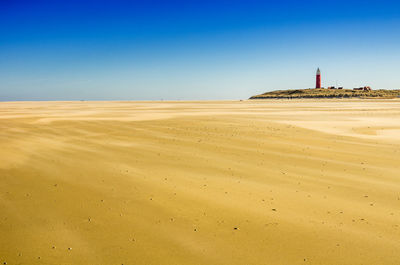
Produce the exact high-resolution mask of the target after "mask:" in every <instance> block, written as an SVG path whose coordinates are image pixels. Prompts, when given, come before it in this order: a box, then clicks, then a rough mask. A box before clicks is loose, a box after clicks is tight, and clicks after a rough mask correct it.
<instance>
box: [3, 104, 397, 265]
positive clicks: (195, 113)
mask: <svg viewBox="0 0 400 265" xmlns="http://www.w3.org/2000/svg"><path fill="white" fill-rule="evenodd" d="M0 128H1V131H0V147H1V148H0V155H1V160H0V178H1V181H0V209H1V216H0V235H1V236H0V262H1V263H0V264H3V263H4V262H7V264H75V265H79V264H82V265H83V264H143V265H152V264H154V265H155V264H158V265H159V264H241V265H242V264H275V265H279V264H282V265H283V264H325V265H326V264H332V265H333V264H335V265H336V264H393V265H394V264H399V261H400V176H399V172H400V136H399V135H400V133H399V132H400V101H399V100H391V101H384V100H376V101H359V100H353V101H349V100H341V101H340V102H339V101H335V100H328V101H323V100H322V101H318V102H312V101H290V102H277V101H268V100H266V101H244V102H159V103H157V102H36V103H29V102H18V103H0Z"/></svg>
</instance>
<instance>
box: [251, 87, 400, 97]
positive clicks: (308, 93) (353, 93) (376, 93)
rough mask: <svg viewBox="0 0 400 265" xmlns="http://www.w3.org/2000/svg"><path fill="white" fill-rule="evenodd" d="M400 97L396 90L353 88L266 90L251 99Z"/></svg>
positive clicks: (399, 92)
mask: <svg viewBox="0 0 400 265" xmlns="http://www.w3.org/2000/svg"><path fill="white" fill-rule="evenodd" d="M399 97H400V89H396V90H387V89H379V90H371V91H361V90H351V89H288V90H276V91H271V92H266V93H263V94H260V95H255V96H252V97H250V98H249V99H313V98H316V99H351V98H359V99H394V98H399Z"/></svg>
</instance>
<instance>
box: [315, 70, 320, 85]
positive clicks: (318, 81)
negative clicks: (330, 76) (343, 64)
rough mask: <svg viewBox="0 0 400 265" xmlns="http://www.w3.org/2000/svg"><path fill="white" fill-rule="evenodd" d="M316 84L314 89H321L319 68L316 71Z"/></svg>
mask: <svg viewBox="0 0 400 265" xmlns="http://www.w3.org/2000/svg"><path fill="white" fill-rule="evenodd" d="M316 83H317V84H316V86H315V88H321V71H320V70H319V68H318V70H317V82H316Z"/></svg>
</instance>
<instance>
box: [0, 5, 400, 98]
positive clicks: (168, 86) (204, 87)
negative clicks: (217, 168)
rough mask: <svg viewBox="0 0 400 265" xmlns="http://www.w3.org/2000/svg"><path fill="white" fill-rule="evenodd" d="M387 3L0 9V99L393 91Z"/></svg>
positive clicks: (393, 12) (398, 50)
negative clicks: (318, 88) (318, 86)
mask: <svg viewBox="0 0 400 265" xmlns="http://www.w3.org/2000/svg"><path fill="white" fill-rule="evenodd" d="M399 62H400V3H399V2H398V1H386V0H381V1H368V0H364V1H354V0H347V1H342V0H336V1H329V0H328V1H323V0H319V1H307V0H303V1H288V0H283V1H278V0H276V1H255V0H246V1H244V0H243V1H239V0H230V1H218V0H214V1H209V0H198V1H197V0H194V1H191V0H182V1H168V0H164V1H161V0H160V1H158V0H143V1H118V0H114V1H102V0H93V1H84V0H81V1H77V0H68V1H62V0H58V1H56V0H51V1H41V0H37V1H18V0H1V1H0V100H79V99H86V100H103V99H110V100H119V99H122V100H159V99H182V100H183V99H240V98H248V97H249V96H251V95H254V94H257V93H262V92H265V91H270V90H275V89H287V88H308V87H313V86H314V85H315V77H314V75H315V71H316V69H317V67H320V68H321V71H322V75H323V77H322V79H323V86H328V85H336V82H338V85H341V86H344V87H347V88H353V87H356V86H362V85H370V86H372V87H373V88H388V89H394V88H400V63H399Z"/></svg>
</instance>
